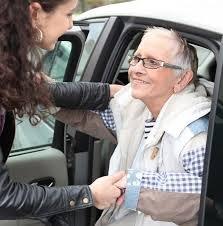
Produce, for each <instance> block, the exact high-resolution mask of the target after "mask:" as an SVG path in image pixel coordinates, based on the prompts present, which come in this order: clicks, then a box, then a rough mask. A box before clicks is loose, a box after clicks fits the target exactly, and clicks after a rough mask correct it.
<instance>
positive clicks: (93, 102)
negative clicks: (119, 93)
mask: <svg viewBox="0 0 223 226" xmlns="http://www.w3.org/2000/svg"><path fill="white" fill-rule="evenodd" d="M49 88H50V91H51V93H52V96H53V100H54V103H55V105H56V106H57V107H63V108H70V109H89V110H104V109H106V108H107V107H108V104H109V100H110V88H109V84H108V83H93V82H56V83H50V84H49Z"/></svg>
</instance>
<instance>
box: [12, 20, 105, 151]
mask: <svg viewBox="0 0 223 226" xmlns="http://www.w3.org/2000/svg"><path fill="white" fill-rule="evenodd" d="M86 24H87V27H86V25H85V28H86V29H87V33H86V34H87V39H86V41H85V42H83V48H82V51H81V52H82V54H81V52H78V51H76V49H75V43H72V41H70V40H68V41H67V40H61V41H58V42H57V44H56V46H55V48H54V50H53V51H42V60H43V72H44V73H45V74H47V75H48V76H50V77H51V78H53V79H55V80H56V81H63V80H64V78H65V73H66V70H67V67H68V64H69V63H70V64H71V65H69V66H70V67H71V68H72V73H73V74H72V75H71V77H75V80H80V78H81V76H82V74H83V72H84V68H85V66H86V64H87V62H88V59H89V57H90V55H91V52H92V51H93V49H94V46H95V44H96V42H97V40H98V38H99V35H100V33H101V31H102V30H103V27H104V25H105V20H96V21H95V20H94V21H88V22H87V23H86ZM76 27H79V26H76ZM78 29H79V28H77V30H78ZM69 39H71V40H72V38H69ZM76 45H80V43H78V44H76ZM75 54H76V55H78V54H79V56H77V57H76V59H79V64H77V70H75V68H73V67H74V66H73V64H72V63H73V62H69V60H70V57H71V56H73V55H75ZM80 55H81V57H80ZM75 71H77V72H76V73H75ZM74 73H75V75H74ZM16 122H17V123H16V136H15V140H14V143H13V148H12V152H18V151H22V150H25V149H33V148H39V147H42V146H46V145H51V144H52V141H53V137H54V125H55V119H54V118H53V116H51V115H49V116H48V117H46V118H44V119H43V120H42V121H41V123H39V124H38V125H37V126H35V127H33V126H31V125H30V123H29V119H28V118H27V117H23V118H22V119H17V121H16Z"/></svg>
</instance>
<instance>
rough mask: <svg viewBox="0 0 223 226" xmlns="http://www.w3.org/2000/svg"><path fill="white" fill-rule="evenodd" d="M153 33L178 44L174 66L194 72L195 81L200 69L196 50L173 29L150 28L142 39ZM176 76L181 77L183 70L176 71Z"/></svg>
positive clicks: (173, 61) (174, 55)
mask: <svg viewBox="0 0 223 226" xmlns="http://www.w3.org/2000/svg"><path fill="white" fill-rule="evenodd" d="M151 33H153V34H154V33H155V34H157V35H163V36H165V37H167V38H169V39H171V40H173V41H174V42H175V43H176V49H175V52H174V54H173V58H172V60H171V61H172V62H169V63H172V64H175V65H178V66H180V67H182V68H183V69H185V70H192V71H193V77H194V80H195V79H196V77H197V68H198V58H197V52H196V49H195V48H194V47H193V46H192V45H189V44H188V43H187V41H186V39H184V38H183V37H181V35H180V34H179V33H178V32H176V31H174V30H173V29H166V28H163V27H148V28H147V29H146V31H145V33H144V35H143V37H142V39H144V38H145V37H147V36H148V35H150V34H151ZM175 72H176V74H178V75H180V74H181V73H182V71H181V70H176V71H175Z"/></svg>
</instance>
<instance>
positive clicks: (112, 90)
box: [109, 84, 123, 97]
mask: <svg viewBox="0 0 223 226" xmlns="http://www.w3.org/2000/svg"><path fill="white" fill-rule="evenodd" d="M109 86H110V97H113V96H114V95H115V94H116V93H117V92H118V91H119V90H120V89H121V88H122V87H123V86H122V85H116V84H111V85H109Z"/></svg>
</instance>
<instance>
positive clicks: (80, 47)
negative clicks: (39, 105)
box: [0, 0, 223, 226]
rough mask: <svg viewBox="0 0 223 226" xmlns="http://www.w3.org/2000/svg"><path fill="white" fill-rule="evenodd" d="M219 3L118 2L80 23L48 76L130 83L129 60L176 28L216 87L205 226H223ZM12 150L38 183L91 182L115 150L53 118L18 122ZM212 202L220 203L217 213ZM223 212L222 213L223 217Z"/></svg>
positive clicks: (16, 168)
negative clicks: (152, 29) (150, 33)
mask: <svg viewBox="0 0 223 226" xmlns="http://www.w3.org/2000/svg"><path fill="white" fill-rule="evenodd" d="M221 6H222V2H221V1H217V0H211V1H210V0H205V1H202V0H196V1H194V0H182V1H179V0H169V1H166V0H160V1H149V0H136V1H130V2H125V3H119V4H111V5H107V6H102V7H98V8H95V9H92V10H90V11H87V12H84V13H82V14H80V15H79V16H77V17H75V18H74V25H73V28H72V29H71V30H69V31H67V32H66V34H64V35H63V36H62V37H60V39H59V40H58V43H57V45H56V48H55V49H54V50H53V51H50V52H44V53H43V69H44V72H45V73H46V74H48V75H50V76H51V77H52V78H54V79H56V80H58V81H62V80H63V81H90V82H109V83H117V84H122V85H124V84H127V83H128V74H127V70H128V55H131V54H132V53H133V52H134V50H135V49H136V48H137V45H138V44H139V42H140V39H141V37H142V35H143V32H144V30H145V29H146V28H147V27H148V26H162V27H165V28H173V29H174V30H176V31H178V32H179V33H180V34H181V35H182V36H183V37H184V38H185V39H187V40H188V42H189V43H190V44H192V45H193V46H194V47H195V48H196V49H197V53H198V59H199V68H198V75H199V77H200V78H203V79H205V80H208V81H209V82H210V83H213V84H214V91H213V95H212V107H211V112H210V115H209V127H208V137H207V148H206V149H207V151H206V156H205V163H204V174H203V185H202V194H201V202H200V211H199V225H200V226H220V225H223V179H222V172H223V151H222V149H223V139H222V134H223V26H222V21H223V14H222V7H221ZM17 124H18V125H17V133H16V139H15V142H14V145H13V150H12V152H11V154H10V157H9V159H8V161H7V166H8V168H9V171H10V175H11V177H12V178H13V179H14V180H15V181H21V182H26V183H31V184H37V185H46V186H63V185H68V184H70V185H73V184H89V183H91V182H92V181H93V180H94V179H96V178H97V177H100V176H102V175H106V174H107V171H108V166H109V159H110V156H111V155H112V153H113V151H114V148H115V145H114V144H112V143H110V142H108V141H106V140H99V139H96V138H93V137H91V136H88V135H87V134H84V133H81V132H78V131H76V130H75V128H73V127H71V126H69V125H64V124H63V123H61V122H58V121H55V120H54V119H53V118H52V116H51V117H50V118H48V119H47V120H43V121H42V122H41V123H40V124H39V125H38V126H37V127H32V126H30V125H29V124H28V119H26V118H22V119H18V120H17ZM207 202H208V203H209V202H214V203H216V204H217V205H218V214H216V213H215V212H214V210H213V209H209V208H208V205H207ZM221 211H222V212H221ZM100 213H101V212H100V211H98V210H96V209H95V208H93V207H92V208H88V209H84V210H78V211H76V213H75V225H74V226H80V225H81V226H93V225H94V223H95V221H96V219H97V218H98V217H99V216H100ZM3 225H4V226H8V225H10V226H14V225H38V226H39V225H42V223H41V222H39V221H37V220H36V221H35V220H17V221H0V226H3Z"/></svg>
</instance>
